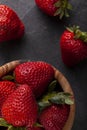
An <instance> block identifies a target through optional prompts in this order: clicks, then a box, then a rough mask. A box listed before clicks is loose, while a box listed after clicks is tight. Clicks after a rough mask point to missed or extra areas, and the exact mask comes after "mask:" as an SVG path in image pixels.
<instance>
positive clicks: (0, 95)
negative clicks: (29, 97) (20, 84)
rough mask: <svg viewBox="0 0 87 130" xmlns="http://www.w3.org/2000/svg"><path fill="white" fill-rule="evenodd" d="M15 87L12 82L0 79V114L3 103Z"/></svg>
mask: <svg viewBox="0 0 87 130" xmlns="http://www.w3.org/2000/svg"><path fill="white" fill-rule="evenodd" d="M16 88H17V87H16V85H15V83H14V82H11V81H0V116H1V108H2V105H3V103H4V102H5V100H6V99H7V98H8V96H9V95H10V94H11V93H13V92H14V90H15V89H16Z"/></svg>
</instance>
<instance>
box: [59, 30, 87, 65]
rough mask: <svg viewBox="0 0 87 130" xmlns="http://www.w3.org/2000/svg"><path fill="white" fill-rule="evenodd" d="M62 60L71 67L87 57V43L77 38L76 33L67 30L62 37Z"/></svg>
mask: <svg viewBox="0 0 87 130" xmlns="http://www.w3.org/2000/svg"><path fill="white" fill-rule="evenodd" d="M60 47H61V54H62V60H63V62H64V64H65V65H67V66H69V67H71V66H74V65H76V64H77V63H79V62H80V61H82V60H84V59H86V58H87V43H85V42H84V41H83V40H82V39H81V38H75V33H74V32H71V31H69V30H65V31H64V33H63V34H62V36H61V39H60Z"/></svg>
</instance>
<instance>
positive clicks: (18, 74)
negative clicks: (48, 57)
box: [14, 61, 54, 97]
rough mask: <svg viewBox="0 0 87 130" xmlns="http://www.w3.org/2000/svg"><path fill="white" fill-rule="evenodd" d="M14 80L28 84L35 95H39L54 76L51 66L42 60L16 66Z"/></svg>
mask: <svg viewBox="0 0 87 130" xmlns="http://www.w3.org/2000/svg"><path fill="white" fill-rule="evenodd" d="M14 75H15V80H16V82H18V83H20V84H25V83H26V84H28V85H29V86H30V87H31V89H32V91H33V93H34V94H35V96H36V97H40V96H41V95H42V94H43V93H44V92H45V90H46V88H47V86H48V85H49V83H50V82H51V81H52V80H53V78H54V69H53V67H52V66H51V65H50V64H48V63H46V62H43V61H32V62H25V63H22V64H20V65H18V66H16V68H15V70H14Z"/></svg>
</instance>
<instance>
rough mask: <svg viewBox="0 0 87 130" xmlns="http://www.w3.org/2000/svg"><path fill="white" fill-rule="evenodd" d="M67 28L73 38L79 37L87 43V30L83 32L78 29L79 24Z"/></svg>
mask: <svg viewBox="0 0 87 130" xmlns="http://www.w3.org/2000/svg"><path fill="white" fill-rule="evenodd" d="M67 30H69V31H70V32H73V33H74V35H75V36H74V38H75V39H80V40H82V41H83V42H85V43H87V32H83V31H81V30H80V27H79V26H75V25H74V26H73V27H67Z"/></svg>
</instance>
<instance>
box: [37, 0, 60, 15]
mask: <svg viewBox="0 0 87 130" xmlns="http://www.w3.org/2000/svg"><path fill="white" fill-rule="evenodd" d="M57 1H58V0H35V2H36V4H37V5H38V6H39V8H40V9H42V10H43V11H44V12H45V13H46V14H48V15H50V16H54V13H55V12H56V10H57V7H55V6H54V4H55V3H56V2H57Z"/></svg>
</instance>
